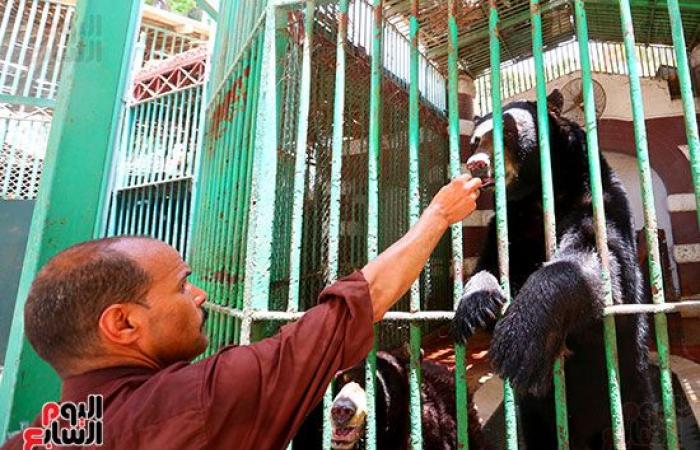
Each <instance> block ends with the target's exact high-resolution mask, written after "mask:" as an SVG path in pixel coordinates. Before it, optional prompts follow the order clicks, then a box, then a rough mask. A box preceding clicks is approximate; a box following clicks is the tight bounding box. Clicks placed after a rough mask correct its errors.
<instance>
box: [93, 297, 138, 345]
mask: <svg viewBox="0 0 700 450" xmlns="http://www.w3.org/2000/svg"><path fill="white" fill-rule="evenodd" d="M140 316H142V314H139V311H137V310H136V308H135V307H134V304H132V303H114V304H112V305H109V306H108V307H107V308H106V309H105V310H104V311H102V314H101V315H100V319H99V321H98V327H99V329H100V331H101V334H102V338H103V339H106V340H108V341H110V342H113V343H118V344H129V343H131V342H134V341H135V340H136V339H138V337H139V333H140V331H141V330H140V328H141V326H140V324H141V322H142V321H143V320H145V318H144V317H140Z"/></svg>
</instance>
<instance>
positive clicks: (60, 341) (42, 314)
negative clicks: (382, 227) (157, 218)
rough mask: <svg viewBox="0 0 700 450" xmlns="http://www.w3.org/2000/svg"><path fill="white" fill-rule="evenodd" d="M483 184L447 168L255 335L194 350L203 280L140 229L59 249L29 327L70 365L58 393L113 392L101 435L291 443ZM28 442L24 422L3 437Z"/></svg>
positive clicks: (61, 369)
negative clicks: (347, 270) (408, 213)
mask: <svg viewBox="0 0 700 450" xmlns="http://www.w3.org/2000/svg"><path fill="white" fill-rule="evenodd" d="M480 186H481V181H480V180H479V179H470V177H469V176H468V175H463V176H460V177H458V178H456V179H455V180H453V181H452V182H450V183H449V184H448V185H447V186H445V187H443V188H442V189H441V190H440V191H439V192H438V193H437V195H436V196H435V197H434V198H433V200H432V202H431V203H430V205H429V206H428V208H427V209H426V210H425V211H424V213H423V215H422V216H421V218H420V220H419V221H418V223H416V224H415V226H413V228H411V230H410V231H409V232H408V233H407V234H406V235H405V236H403V237H402V238H401V239H400V240H399V241H397V242H396V243H395V244H394V245H392V246H391V247H389V248H388V249H387V250H386V251H384V252H383V253H382V254H380V255H379V256H378V257H377V258H375V259H374V260H373V261H370V262H369V263H368V264H367V265H366V266H365V267H364V268H362V270H361V271H358V272H355V273H353V274H351V275H350V276H348V277H346V278H344V279H342V280H340V281H338V282H336V283H335V284H333V285H332V286H330V287H328V288H326V289H325V290H324V292H323V293H322V294H321V296H320V305H318V306H316V307H314V308H312V309H310V310H309V311H308V312H307V313H306V314H305V315H304V316H303V317H302V318H301V319H300V320H298V321H297V322H295V323H292V324H289V325H286V326H284V327H282V329H281V331H280V333H279V334H277V335H276V336H274V337H272V338H269V339H265V340H262V341H260V342H258V343H256V344H254V345H249V346H228V347H225V348H223V349H221V350H220V351H218V352H217V353H216V354H214V355H213V356H211V357H209V358H206V359H204V360H201V361H198V362H197V363H194V364H191V363H190V362H189V361H190V360H191V359H192V358H194V357H195V356H197V355H199V354H200V353H202V351H204V349H205V347H206V345H207V338H206V336H205V335H204V333H203V324H204V318H205V314H204V313H203V309H202V304H203V303H204V302H205V301H206V293H205V292H204V291H202V290H201V289H199V288H198V287H196V286H194V285H193V284H191V283H190V282H189V281H188V280H187V276H188V275H189V274H190V269H189V267H188V266H187V264H186V263H185V262H184V261H183V260H182V259H181V258H180V256H179V254H178V253H177V252H176V251H175V250H174V249H173V248H171V247H169V246H168V245H166V244H164V243H162V242H160V241H157V240H153V239H149V238H131V237H127V238H110V239H101V240H98V241H91V242H85V243H82V244H78V245H76V246H74V247H71V248H69V249H67V250H65V251H63V252H61V253H59V254H58V255H56V256H55V257H54V258H52V259H51V260H50V261H49V262H48V263H47V264H46V266H44V267H43V268H42V270H41V271H40V272H39V274H38V275H37V278H36V280H35V281H34V283H33V284H32V288H31V290H30V293H29V296H28V299H27V303H26V306H25V332H26V336H27V338H28V339H29V341H30V343H31V344H32V346H33V347H34V349H35V350H36V351H37V353H38V354H39V356H41V357H42V358H43V359H45V360H46V361H48V362H49V363H50V364H51V365H52V366H53V367H54V368H55V369H56V371H57V372H58V374H59V375H60V377H61V378H62V380H63V386H62V394H61V401H63V402H69V401H72V402H84V401H86V399H87V398H88V396H89V395H91V394H100V395H102V396H103V399H104V416H103V425H104V446H103V448H107V449H128V450H133V449H139V448H149V449H256V450H258V449H259V450H264V449H274V450H279V449H283V448H285V446H286V445H287V444H288V443H289V441H290V440H291V439H292V438H293V436H294V434H295V433H296V431H297V430H298V428H299V426H300V425H301V423H302V422H303V420H304V418H305V416H306V414H307V413H308V412H309V411H310V410H311V409H312V408H313V407H314V406H315V405H316V404H318V402H319V401H320V399H321V397H322V396H323V392H324V391H325V389H326V387H327V386H328V384H329V383H330V380H331V378H332V377H333V375H334V374H335V373H336V372H337V371H338V370H341V369H345V368H348V367H351V366H354V365H355V364H357V363H358V362H359V361H361V360H362V359H363V358H364V357H365V356H366V354H367V352H368V351H369V350H370V348H371V346H372V341H373V326H372V324H373V323H374V322H377V321H379V320H381V318H382V317H383V316H384V314H385V313H386V311H388V310H389V308H391V306H392V305H393V304H394V303H395V302H396V301H397V300H398V299H399V298H401V296H402V295H403V294H404V293H405V292H406V291H407V290H408V289H409V287H410V286H411V284H412V283H413V281H414V280H416V278H417V277H418V275H419V274H420V272H421V270H422V268H423V266H424V265H425V263H426V261H427V260H428V258H429V256H430V254H431V253H432V251H433V249H434V248H435V246H436V245H437V243H438V241H439V240H440V238H441V237H442V235H443V234H444V232H445V231H446V230H447V228H448V226H449V225H450V224H452V223H455V222H459V221H461V220H462V219H464V218H465V217H466V216H467V215H469V214H471V212H472V211H473V210H474V209H475V207H476V199H477V197H478V195H479V190H478V189H479V187H480ZM38 424H39V420H38V419H37V422H36V424H35V426H38ZM21 445H22V436H21V434H20V435H18V436H15V437H14V438H13V439H11V440H10V441H8V443H7V444H6V445H5V446H4V447H3V449H10V448H12V449H15V448H21Z"/></svg>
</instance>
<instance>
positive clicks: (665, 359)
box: [620, 0, 697, 450]
mask: <svg viewBox="0 0 700 450" xmlns="http://www.w3.org/2000/svg"><path fill="white" fill-rule="evenodd" d="M620 18H621V21H622V34H623V36H624V44H625V55H626V57H627V70H628V72H629V81H630V98H631V100H632V118H633V124H634V140H635V144H636V148H637V166H638V169H639V181H640V184H641V189H642V204H643V206H644V232H645V235H646V240H647V249H648V250H649V259H648V261H649V280H650V282H651V293H652V300H653V302H654V304H663V303H664V302H665V296H664V285H663V275H662V272H661V255H660V253H659V239H658V231H657V224H656V208H655V207H654V186H653V184H652V178H651V167H650V164H649V149H648V144H647V131H646V125H645V123H644V102H643V97H642V86H641V83H640V81H639V66H638V64H637V56H636V53H635V51H634V48H635V39H634V25H633V23H632V11H631V8H630V4H629V0H620ZM677 19H678V20H680V17H678V18H677ZM665 53H666V52H664V57H665ZM696 189H697V186H696ZM654 325H655V327H654V329H655V331H656V342H657V347H658V348H657V350H658V353H659V372H660V375H661V398H662V404H663V410H664V425H665V428H666V448H667V449H668V450H678V448H679V446H678V428H677V425H676V408H675V405H674V399H673V380H672V377H671V365H670V361H669V353H670V350H669V343H668V326H667V323H666V314H665V313H661V312H660V313H656V314H654Z"/></svg>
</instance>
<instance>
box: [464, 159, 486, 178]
mask: <svg viewBox="0 0 700 450" xmlns="http://www.w3.org/2000/svg"><path fill="white" fill-rule="evenodd" d="M467 169H469V172H470V173H471V174H472V176H473V177H476V178H481V179H482V180H485V179H487V178H490V171H491V162H490V161H489V158H488V156H487V155H484V154H479V155H474V156H472V157H471V158H469V160H468V161H467Z"/></svg>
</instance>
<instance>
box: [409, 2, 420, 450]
mask: <svg viewBox="0 0 700 450" xmlns="http://www.w3.org/2000/svg"><path fill="white" fill-rule="evenodd" d="M418 11H419V0H412V1H411V17H410V19H409V27H410V30H409V44H410V68H409V84H408V86H409V99H408V223H409V226H411V227H412V226H413V225H414V224H415V223H416V222H418V218H419V217H420V178H419V173H418V168H419V165H420V110H419V106H420V105H419V103H418V101H419V98H420V92H419V86H420V85H419V81H420V80H419V78H418V66H419V58H418V32H419V30H420V24H419V22H418V14H419V12H418ZM410 311H411V312H418V311H420V277H419V278H418V279H417V280H416V281H414V282H413V284H412V285H411V291H410ZM409 327H410V328H409V329H410V346H409V349H410V365H409V372H408V384H409V414H410V416H409V417H410V425H411V447H410V448H411V449H413V450H421V449H422V448H423V435H422V418H423V414H422V409H421V398H420V388H421V371H420V369H421V361H420V347H421V329H420V324H419V323H417V322H411V323H410V324H409Z"/></svg>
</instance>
